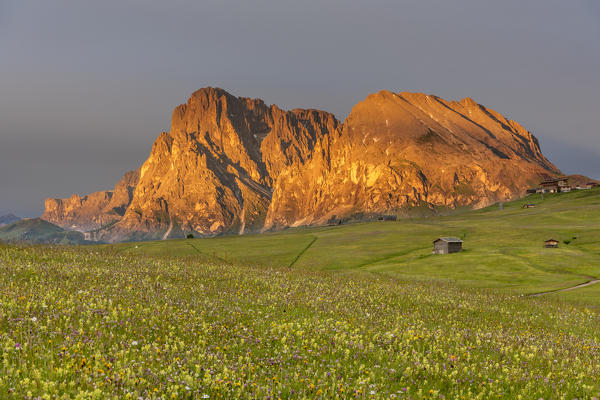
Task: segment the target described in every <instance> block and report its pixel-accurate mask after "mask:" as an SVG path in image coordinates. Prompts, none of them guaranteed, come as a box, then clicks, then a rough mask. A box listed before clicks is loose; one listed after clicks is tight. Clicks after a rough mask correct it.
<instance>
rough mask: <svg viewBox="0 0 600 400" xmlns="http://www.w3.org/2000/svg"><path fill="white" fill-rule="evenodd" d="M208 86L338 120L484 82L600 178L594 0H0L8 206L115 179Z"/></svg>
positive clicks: (562, 158) (2, 174)
mask: <svg viewBox="0 0 600 400" xmlns="http://www.w3.org/2000/svg"><path fill="white" fill-rule="evenodd" d="M205 86H216V87H221V88H223V89H226V90H228V91H229V92H230V93H232V94H234V95H237V96H244V97H258V98H262V99H263V100H264V101H265V102H266V103H267V104H277V105H278V106H280V107H282V108H285V109H292V108H296V107H310V108H321V109H324V110H327V111H330V112H333V113H334V114H335V115H336V116H337V117H338V118H339V119H341V120H343V119H344V118H345V117H346V116H347V115H348V113H349V112H350V110H351V109H352V106H353V105H354V104H356V103H357V102H359V101H361V100H362V99H364V98H365V97H366V96H367V95H368V94H369V93H373V92H376V91H379V90H381V89H387V90H391V91H395V92H399V91H414V92H425V93H428V94H435V95H438V96H440V97H443V98H445V99H461V98H464V97H472V98H474V99H475V100H476V101H477V102H478V103H480V104H484V105H486V106H488V107H490V108H492V109H494V110H496V111H498V112H500V113H502V114H503V115H505V116H508V117H509V118H512V119H514V120H516V121H517V122H519V123H521V124H522V125H523V126H525V128H526V129H528V130H530V131H532V133H533V134H534V135H535V136H536V137H537V138H538V139H539V141H540V144H541V147H542V151H543V152H544V154H545V155H546V156H547V157H548V158H549V159H550V160H551V161H553V162H554V163H555V164H556V165H557V166H558V167H559V168H560V169H561V170H562V171H563V172H565V173H568V174H571V173H582V174H585V175H588V176H591V177H594V178H600V1H597V0H569V1H564V0H528V1H523V0H502V1H491V0H489V1H488V0H453V1H448V0H364V1H358V0H319V1H312V0H304V1H298V0H294V1H288V0H238V1H233V0H214V1H213V0H196V1H192V0H170V1H158V0H156V1H150V0H115V1H113V0H103V1H86V0H71V1H66V0H65V1H61V0H52V1H50V0H39V1H30V0H0V215H3V214H5V213H9V212H12V213H15V214H17V215H19V216H22V217H34V216H39V215H40V214H41V213H42V211H43V202H44V198H46V197H67V196H69V195H71V194H73V193H79V194H85V193H90V192H93V191H97V190H106V189H110V188H112V187H113V186H114V184H115V183H116V182H117V181H118V180H119V179H120V178H121V176H122V175H123V173H124V172H126V171H128V170H131V169H135V168H137V167H138V166H139V165H141V163H143V161H144V160H145V159H146V157H147V156H148V154H149V152H150V149H151V147H152V143H153V141H154V140H155V138H156V137H157V136H158V134H159V133H160V132H161V131H168V130H169V125H170V118H171V112H172V110H173V108H174V107H175V106H177V105H178V104H181V103H185V102H186V101H187V98H188V96H189V95H190V94H191V93H192V92H193V91H195V90H196V89H199V88H201V87H205Z"/></svg>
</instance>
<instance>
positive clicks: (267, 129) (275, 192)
mask: <svg viewBox="0 0 600 400" xmlns="http://www.w3.org/2000/svg"><path fill="white" fill-rule="evenodd" d="M559 174H560V171H559V170H558V168H556V167H555V166H554V165H553V164H552V163H551V162H550V161H548V160H547V159H546V158H545V157H544V155H543V154H542V153H541V150H540V146H539V143H538V141H537V139H536V138H535V137H534V136H533V135H532V134H531V133H530V132H528V131H527V130H526V129H524V128H523V127H522V126H521V125H519V124H518V123H516V122H515V121H512V120H508V119H506V118H505V117H503V116H502V115H501V114H499V113H497V112H495V111H493V110H491V109H488V108H486V107H484V106H482V105H480V104H477V103H476V102H475V101H473V100H472V99H470V98H466V99H463V100H461V101H446V100H444V99H441V98H439V97H437V96H432V95H425V94H421V93H392V92H389V91H381V92H378V93H376V94H372V95H370V96H368V97H367V98H366V99H365V100H364V101H362V102H360V103H359V104H357V105H356V106H355V107H354V108H353V109H352V111H351V112H350V114H349V115H348V118H347V119H346V121H345V122H344V123H343V124H342V123H340V122H339V121H338V120H337V119H336V118H335V116H334V115H333V114H330V113H327V112H324V111H319V110H311V109H309V110H305V109H295V110H291V111H285V110H281V109H280V108H278V107H277V106H275V105H271V106H268V105H266V104H265V103H264V102H263V101H262V100H259V99H249V98H241V97H235V96H233V95H231V94H229V93H227V92H226V91H224V90H222V89H217V88H204V89H201V90H198V91H196V92H195V93H193V94H192V96H191V97H190V99H189V100H188V102H187V103H186V104H182V105H180V106H178V107H176V108H175V110H174V111H173V116H172V121H171V130H170V132H168V133H167V132H163V133H161V134H160V135H159V136H158V138H157V139H156V141H155V142H154V145H153V147H152V150H151V153H150V156H149V157H148V159H147V160H146V161H145V162H144V164H143V165H142V166H141V167H140V168H139V169H138V170H136V171H132V172H129V173H127V174H126V175H125V177H124V178H123V180H121V182H119V183H118V184H117V186H116V187H115V189H114V190H113V191H106V192H96V193H93V194H90V195H87V196H78V195H73V196H71V197H70V198H68V199H47V200H46V204H45V205H46V209H45V212H44V215H43V216H42V218H43V219H45V220H48V221H50V222H53V223H55V224H57V225H59V226H61V227H64V228H69V229H76V230H80V231H85V232H87V233H86V235H87V237H88V238H90V239H93V240H102V241H109V242H112V241H121V240H143V239H156V238H167V237H181V236H183V235H184V234H187V233H193V234H197V235H216V234H221V233H240V234H242V233H245V232H258V231H264V230H267V229H280V228H284V227H288V226H300V225H310V224H322V223H325V222H327V221H328V220H330V219H332V218H340V217H344V216H348V215H353V214H360V213H363V214H377V213H380V214H383V213H388V214H389V213H394V214H402V213H405V212H406V210H407V209H409V208H414V207H423V208H430V209H433V208H436V207H447V208H455V207H463V206H466V207H475V208H479V207H484V206H486V205H489V204H491V203H494V202H496V201H504V200H507V199H511V198H515V197H518V196H521V195H523V194H524V192H525V190H526V189H527V188H528V187H530V186H534V185H536V184H537V183H538V182H539V181H540V180H542V179H545V178H548V177H552V176H557V175H559Z"/></svg>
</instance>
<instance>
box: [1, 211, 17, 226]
mask: <svg viewBox="0 0 600 400" xmlns="http://www.w3.org/2000/svg"><path fill="white" fill-rule="evenodd" d="M20 220H21V218H19V217H17V216H16V215H15V214H6V215H2V216H0V227H1V226H5V225H9V224H12V223H13V222H17V221H20Z"/></svg>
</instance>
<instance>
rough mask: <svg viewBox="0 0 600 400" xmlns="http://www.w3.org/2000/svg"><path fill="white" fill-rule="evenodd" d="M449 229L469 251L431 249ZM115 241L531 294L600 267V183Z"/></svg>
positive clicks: (153, 251) (132, 249)
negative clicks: (388, 218) (406, 213)
mask: <svg viewBox="0 0 600 400" xmlns="http://www.w3.org/2000/svg"><path fill="white" fill-rule="evenodd" d="M524 203H536V204H537V207H536V208H529V209H523V208H522V205H523V204H524ZM449 235H452V236H459V237H461V238H463V239H464V240H465V243H464V250H465V251H464V252H462V253H459V254H451V255H446V256H434V255H432V254H431V249H432V244H431V242H432V241H433V240H434V239H436V238H437V237H439V236H449ZM551 237H552V238H555V239H558V240H560V241H561V244H560V247H559V248H558V249H546V248H544V247H543V242H544V240H546V239H549V238H551ZM315 238H316V240H315ZM312 241H314V243H312V245H311V246H310V247H309V248H308V249H306V251H304V252H303V250H304V249H305V248H306V246H307V245H308V244H309V243H311V242H312ZM567 243H568V244H567ZM192 245H193V247H192ZM136 246H137V247H136ZM111 248H112V249H114V251H119V252H122V253H123V254H132V255H133V254H148V255H161V256H165V255H174V256H178V255H194V254H196V255H198V254H202V255H203V256H205V257H208V259H210V257H218V258H219V259H224V260H229V261H232V262H237V263H246V264H253V265H254V264H256V265H264V266H285V265H290V264H291V263H293V268H296V269H310V270H336V271H344V272H348V271H350V270H365V271H372V272H378V273H386V274H392V275H394V276H396V277H403V278H405V279H411V280H418V281H429V280H435V281H448V282H452V283H456V284H458V285H461V286H468V287H480V288H494V289H497V290H505V291H509V292H511V293H519V294H528V293H534V292H542V291H548V290H556V289H561V288H566V287H569V286H574V285H576V284H579V283H583V282H586V281H588V280H590V279H592V278H598V277H600V189H594V190H585V191H576V192H571V193H564V194H546V195H544V198H543V200H542V198H541V196H540V195H533V196H529V197H527V198H526V199H523V200H519V201H514V202H510V203H505V204H504V207H503V210H500V209H499V208H498V207H497V206H492V207H488V208H486V209H482V210H478V211H472V212H463V213H460V214H456V215H451V216H441V217H435V218H419V219H403V220H400V221H398V222H376V223H364V224H354V225H346V226H339V227H338V226H336V227H318V228H299V229H293V230H288V231H283V232H278V233H266V234H263V235H247V236H241V237H239V236H226V237H219V238H214V239H194V240H169V241H162V242H148V243H137V244H119V245H114V246H111ZM194 248H195V249H194ZM299 255H300V257H298V256H299ZM213 259H214V258H213ZM294 260H295V261H294ZM581 293H589V294H590V296H581V295H577V294H574V293H561V294H557V295H556V296H560V297H563V298H565V299H568V300H574V301H584V302H586V303H595V304H600V296H596V295H595V294H598V293H600V288H592V287H590V288H586V289H585V291H582V292H581Z"/></svg>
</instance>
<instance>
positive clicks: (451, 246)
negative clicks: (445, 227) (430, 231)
mask: <svg viewBox="0 0 600 400" xmlns="http://www.w3.org/2000/svg"><path fill="white" fill-rule="evenodd" d="M462 244H463V241H462V240H460V239H459V238H457V237H451V236H450V237H441V238H439V239H436V240H434V241H433V254H449V253H458V252H459V251H461V250H462Z"/></svg>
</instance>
